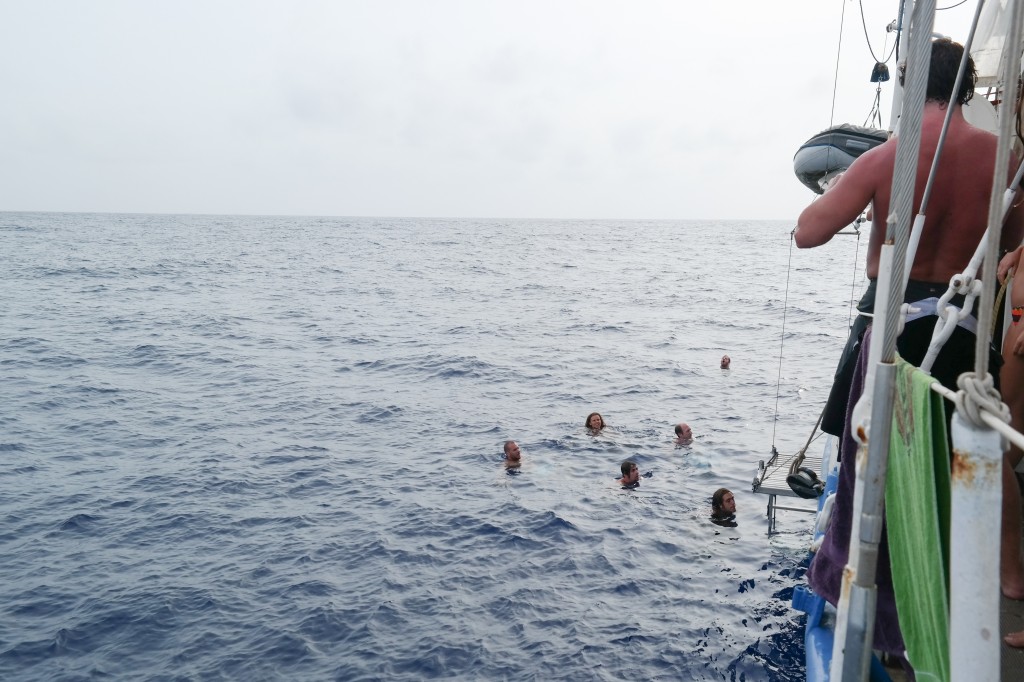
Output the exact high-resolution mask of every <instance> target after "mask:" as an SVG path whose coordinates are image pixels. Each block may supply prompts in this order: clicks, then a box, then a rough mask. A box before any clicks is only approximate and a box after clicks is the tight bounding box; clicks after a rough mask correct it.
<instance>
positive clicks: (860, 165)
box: [793, 150, 874, 249]
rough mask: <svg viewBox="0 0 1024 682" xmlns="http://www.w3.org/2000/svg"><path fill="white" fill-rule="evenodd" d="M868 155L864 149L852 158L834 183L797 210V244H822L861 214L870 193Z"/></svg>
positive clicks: (871, 188)
mask: <svg viewBox="0 0 1024 682" xmlns="http://www.w3.org/2000/svg"><path fill="white" fill-rule="evenodd" d="M872 151H874V150H872ZM871 156H872V155H871V152H868V153H867V154H864V155H863V156H861V157H860V158H858V159H857V160H856V161H854V162H853V164H852V165H851V166H850V167H849V168H848V169H847V170H846V172H845V173H843V174H842V175H841V176H839V177H838V178H837V179H836V182H835V184H833V185H832V186H831V187H829V188H828V189H827V190H826V191H825V193H824V194H823V195H822V196H820V197H819V198H818V200H817V201H815V202H814V203H812V204H811V205H810V206H808V207H807V208H805V209H804V211H803V213H801V214H800V218H799V219H798V220H797V223H796V232H795V233H794V235H793V238H794V239H795V240H796V245H797V247H798V248H801V249H807V248H810V247H814V246H821V245H822V244H825V243H826V242H828V241H829V240H830V239H832V237H834V236H835V235H836V233H838V232H839V231H840V230H842V229H843V228H844V227H846V226H847V225H849V224H850V223H852V222H853V221H854V220H856V218H857V216H859V215H860V214H861V211H863V210H864V208H865V207H866V206H867V205H868V203H869V202H870V201H871V199H872V197H873V196H874V184H873V182H872V179H873V175H874V173H873V172H872V171H871V170H870V168H869V166H870V163H869V161H870V157H871Z"/></svg>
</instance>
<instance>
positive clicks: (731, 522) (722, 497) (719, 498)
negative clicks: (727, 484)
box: [711, 488, 736, 528]
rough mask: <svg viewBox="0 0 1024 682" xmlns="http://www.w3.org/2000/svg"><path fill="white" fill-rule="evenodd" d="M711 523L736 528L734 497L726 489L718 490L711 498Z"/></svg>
mask: <svg viewBox="0 0 1024 682" xmlns="http://www.w3.org/2000/svg"><path fill="white" fill-rule="evenodd" d="M711 523H714V524H716V525H719V526H725V527H726V528H735V527H736V496H735V495H733V494H732V491H730V490H729V489H728V488H719V489H718V490H716V491H715V494H714V495H712V496H711Z"/></svg>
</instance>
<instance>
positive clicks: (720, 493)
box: [711, 488, 729, 516]
mask: <svg viewBox="0 0 1024 682" xmlns="http://www.w3.org/2000/svg"><path fill="white" fill-rule="evenodd" d="M728 494H729V489H728V488H719V489H718V490H716V491H715V494H714V495H712V496H711V515H712V516H719V515H721V514H722V513H724V511H723V509H722V500H724V499H725V496H726V495H728Z"/></svg>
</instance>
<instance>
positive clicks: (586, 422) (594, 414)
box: [583, 412, 604, 430]
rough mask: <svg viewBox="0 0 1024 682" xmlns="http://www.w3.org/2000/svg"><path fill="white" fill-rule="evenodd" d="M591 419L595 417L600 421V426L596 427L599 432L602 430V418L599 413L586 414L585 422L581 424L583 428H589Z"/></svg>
mask: <svg viewBox="0 0 1024 682" xmlns="http://www.w3.org/2000/svg"><path fill="white" fill-rule="evenodd" d="M591 417H597V418H598V419H600V420H601V426H599V427H598V430H601V429H603V428H604V417H602V416H601V414H600V413H599V412H591V413H590V414H588V415H587V420H586V421H585V422H583V425H584V426H586V427H587V428H588V429H589V428H590V419H591Z"/></svg>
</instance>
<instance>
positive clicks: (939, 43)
mask: <svg viewBox="0 0 1024 682" xmlns="http://www.w3.org/2000/svg"><path fill="white" fill-rule="evenodd" d="M963 56H964V46H963V45H961V44H960V43H957V42H953V41H952V40H950V39H949V38H939V39H938V40H933V41H932V58H931V65H930V66H929V67H928V90H927V92H926V93H925V99H926V100H928V101H930V102H941V103H944V104H948V103H949V99H950V95H951V94H953V86H954V85H955V84H956V73H957V71H959V70H960V60H961V59H963ZM906 70H907V66H906V64H905V63H904V64H900V67H899V72H900V85H903V81H904V77H905V75H906ZM977 82H978V71H977V69H975V68H974V59H973V58H972V57H971V56H970V55H968V56H967V70H966V71H965V72H964V80H963V82H962V83H961V84H960V90H959V91H958V92H957V93H956V103H957V104H961V105H962V104H967V103H968V102H970V101H971V98H972V97H974V86H975V84H976V83H977Z"/></svg>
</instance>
